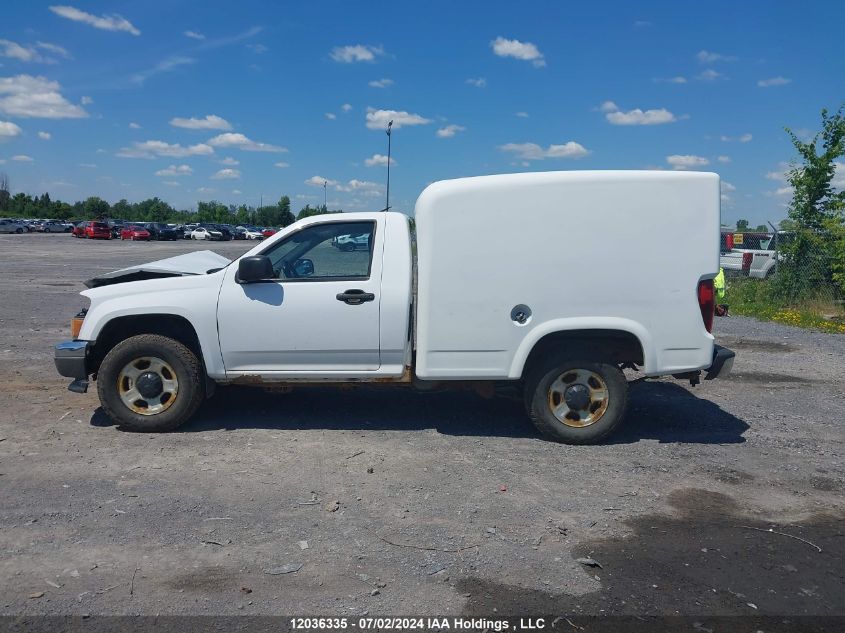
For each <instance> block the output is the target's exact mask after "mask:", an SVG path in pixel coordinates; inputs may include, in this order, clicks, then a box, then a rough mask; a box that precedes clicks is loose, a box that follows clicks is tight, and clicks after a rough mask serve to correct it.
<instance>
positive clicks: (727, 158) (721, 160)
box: [716, 156, 731, 163]
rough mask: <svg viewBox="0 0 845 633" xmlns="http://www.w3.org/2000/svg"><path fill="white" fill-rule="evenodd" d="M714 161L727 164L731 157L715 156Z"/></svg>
mask: <svg viewBox="0 0 845 633" xmlns="http://www.w3.org/2000/svg"><path fill="white" fill-rule="evenodd" d="M716 160H717V161H719V162H720V163H729V162H731V157H730V156H717V157H716Z"/></svg>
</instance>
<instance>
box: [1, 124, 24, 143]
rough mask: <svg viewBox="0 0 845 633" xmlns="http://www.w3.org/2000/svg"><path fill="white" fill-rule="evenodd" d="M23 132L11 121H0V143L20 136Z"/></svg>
mask: <svg viewBox="0 0 845 633" xmlns="http://www.w3.org/2000/svg"><path fill="white" fill-rule="evenodd" d="M21 132H23V130H22V129H21V128H20V127H19V126H17V125H15V124H14V123H12V122H11V121H0V141H5V140H8V139H10V138H12V137H15V136H20V135H21Z"/></svg>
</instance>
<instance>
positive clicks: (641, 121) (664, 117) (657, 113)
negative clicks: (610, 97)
mask: <svg viewBox="0 0 845 633" xmlns="http://www.w3.org/2000/svg"><path fill="white" fill-rule="evenodd" d="M599 110H601V111H602V112H604V113H605V115H604V116H605V118H606V119H607V120H608V121H609V122H610V123H612V124H613V125H662V124H663V123H674V122H675V121H677V120H678V119H677V118H676V117H675V115H674V114H672V113H671V112H669V110H667V109H666V108H659V109H656V110H645V111H643V110H641V109H640V108H635V109H633V110H628V111H627V112H623V111H622V110H620V109H619V108H618V107H617V105H616V104H615V103H613V101H605V102H604V103H602V104H601V106H599Z"/></svg>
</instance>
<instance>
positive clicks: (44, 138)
mask: <svg viewBox="0 0 845 633" xmlns="http://www.w3.org/2000/svg"><path fill="white" fill-rule="evenodd" d="M38 138H40V139H41V140H42V141H49V140H50V139H51V138H52V135H51V134H50V133H49V132H39V133H38Z"/></svg>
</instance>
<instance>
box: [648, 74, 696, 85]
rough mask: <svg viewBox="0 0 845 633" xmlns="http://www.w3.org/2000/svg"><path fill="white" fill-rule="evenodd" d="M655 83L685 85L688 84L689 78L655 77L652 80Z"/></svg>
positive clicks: (679, 76) (678, 76)
mask: <svg viewBox="0 0 845 633" xmlns="http://www.w3.org/2000/svg"><path fill="white" fill-rule="evenodd" d="M652 81H653V82H655V83H664V84H685V83H687V78H686V77H682V76H681V75H677V76H675V77H655V78H654V79H652Z"/></svg>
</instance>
